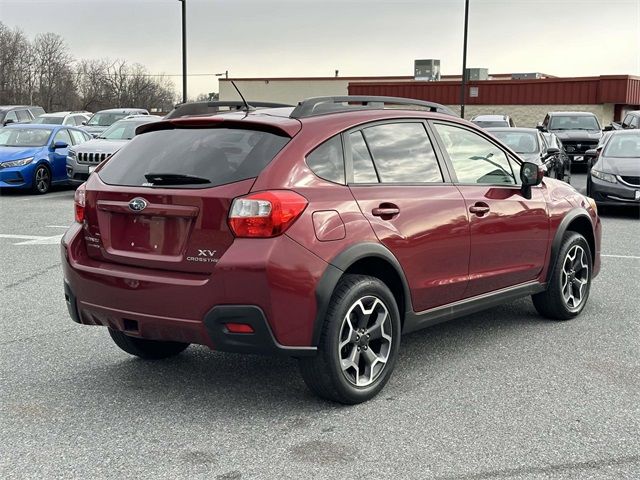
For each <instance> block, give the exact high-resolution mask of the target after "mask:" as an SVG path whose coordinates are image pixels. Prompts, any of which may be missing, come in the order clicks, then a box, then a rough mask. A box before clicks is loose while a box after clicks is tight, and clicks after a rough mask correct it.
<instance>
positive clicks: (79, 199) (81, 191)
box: [73, 183, 87, 223]
mask: <svg viewBox="0 0 640 480" xmlns="http://www.w3.org/2000/svg"><path fill="white" fill-rule="evenodd" d="M85 185H86V184H84V183H83V184H82V185H80V186H79V187H78V188H77V189H76V193H75V195H74V196H73V203H74V205H75V212H76V222H78V223H82V222H84V201H85V196H86V194H87V190H86V187H85Z"/></svg>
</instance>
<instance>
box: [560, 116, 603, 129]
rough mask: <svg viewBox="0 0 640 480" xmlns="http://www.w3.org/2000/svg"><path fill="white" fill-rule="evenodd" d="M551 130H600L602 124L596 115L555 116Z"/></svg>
mask: <svg viewBox="0 0 640 480" xmlns="http://www.w3.org/2000/svg"><path fill="white" fill-rule="evenodd" d="M549 130H600V124H599V123H598V119H597V118H596V117H594V116H589V115H563V116H554V117H551V121H550V122H549Z"/></svg>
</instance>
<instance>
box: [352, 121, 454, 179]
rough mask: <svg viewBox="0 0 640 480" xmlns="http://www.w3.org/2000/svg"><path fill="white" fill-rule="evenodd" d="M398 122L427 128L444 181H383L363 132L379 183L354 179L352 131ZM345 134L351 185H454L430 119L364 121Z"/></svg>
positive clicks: (426, 131)
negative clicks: (434, 135)
mask: <svg viewBox="0 0 640 480" xmlns="http://www.w3.org/2000/svg"><path fill="white" fill-rule="evenodd" d="M396 123H420V124H422V127H423V128H424V129H425V133H426V134H427V138H428V139H429V142H430V143H431V148H433V153H434V155H435V157H436V163H437V165H438V168H439V169H440V174H441V175H442V181H440V182H381V181H380V175H379V173H378V168H377V167H376V164H375V160H374V159H373V154H372V153H371V149H370V147H369V143H368V142H367V137H366V135H364V133H362V138H364V142H365V144H366V145H367V150H369V155H370V156H371V160H372V162H373V168H374V169H375V171H376V175H377V177H378V183H355V182H354V181H353V157H352V155H351V148H350V147H351V142H350V140H349V138H348V136H349V135H350V134H352V133H355V132H358V131H362V130H364V129H365V128H370V127H376V126H378V125H388V124H396ZM342 136H343V142H342V144H343V147H344V148H345V152H344V154H345V168H346V179H347V186H349V187H352V186H353V187H361V186H365V187H370V186H438V185H452V183H453V182H452V181H451V176H450V175H449V171H448V169H447V168H446V167H445V164H444V162H443V158H442V157H441V156H440V155H439V149H438V146H437V144H436V142H435V141H434V137H433V134H432V132H430V130H429V125H428V121H427V120H426V119H423V118H387V119H384V120H375V121H373V122H368V123H363V124H360V125H357V126H355V127H352V128H349V129H348V130H345V131H343V132H342ZM347 147H348V148H347Z"/></svg>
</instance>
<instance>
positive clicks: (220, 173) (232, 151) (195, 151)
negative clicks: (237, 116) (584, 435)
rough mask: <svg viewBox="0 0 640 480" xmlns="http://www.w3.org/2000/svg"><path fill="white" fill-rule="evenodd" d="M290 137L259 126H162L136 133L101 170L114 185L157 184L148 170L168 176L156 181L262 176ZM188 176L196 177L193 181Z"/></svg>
mask: <svg viewBox="0 0 640 480" xmlns="http://www.w3.org/2000/svg"><path fill="white" fill-rule="evenodd" d="M288 141H289V137H286V136H280V135H276V134H273V133H268V132H261V131H256V130H243V129H229V128H198V129H174V130H159V131H154V132H148V133H144V134H142V135H136V136H135V137H134V139H133V140H131V141H130V142H129V143H127V144H126V145H125V146H124V147H122V148H121V149H120V150H119V151H118V153H117V154H115V155H114V156H113V157H112V158H111V159H110V160H109V161H108V162H107V163H106V165H105V166H104V168H102V170H101V171H100V173H99V175H100V178H101V179H102V181H103V182H105V183H107V184H110V185H124V186H153V185H154V183H153V182H151V181H150V180H149V178H148V177H149V176H154V177H156V178H157V177H159V176H164V178H165V180H164V181H163V182H162V185H160V183H158V182H157V181H156V182H155V185H157V186H163V187H177V186H179V187H180V188H208V187H215V186H218V185H224V184H226V183H232V182H238V181H240V180H245V179H247V178H253V177H257V176H258V175H259V174H260V172H261V171H262V170H263V169H264V168H265V167H266V166H267V165H268V164H269V163H270V162H271V160H273V158H274V157H275V156H276V155H277V153H278V152H279V151H280V150H281V149H282V148H283V147H284V146H285V145H286V144H287V142H288ZM145 175H146V176H145ZM172 176H174V177H175V178H176V179H177V180H176V181H175V182H174V183H172V182H171V180H170V179H171V177H172ZM189 177H195V178H197V181H194V182H193V183H190V181H189Z"/></svg>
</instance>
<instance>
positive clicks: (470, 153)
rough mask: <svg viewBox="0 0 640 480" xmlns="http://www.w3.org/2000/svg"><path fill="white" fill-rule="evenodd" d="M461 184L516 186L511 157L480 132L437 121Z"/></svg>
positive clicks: (437, 128) (439, 132)
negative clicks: (508, 157)
mask: <svg viewBox="0 0 640 480" xmlns="http://www.w3.org/2000/svg"><path fill="white" fill-rule="evenodd" d="M435 128H436V130H437V132H438V135H440V138H441V139H442V143H443V144H444V147H445V150H446V151H447V154H448V155H449V159H450V160H451V164H452V167H453V170H454V172H455V174H456V177H457V178H458V182H459V183H479V184H491V185H515V184H516V183H517V181H516V178H515V175H514V173H513V170H512V168H511V166H510V164H509V161H508V160H507V156H506V155H505V154H504V152H503V151H502V150H501V149H500V148H498V147H497V146H496V145H494V144H493V143H491V142H490V141H488V140H487V139H485V138H483V137H481V136H480V135H478V134H476V133H474V132H472V131H470V130H466V129H464V128H460V127H454V126H452V125H445V124H441V123H436V124H435Z"/></svg>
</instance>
